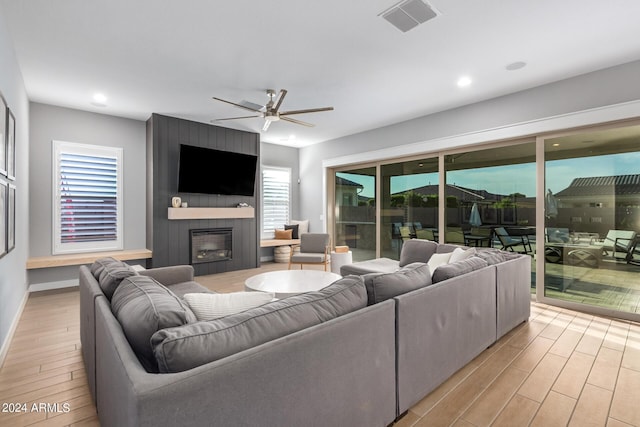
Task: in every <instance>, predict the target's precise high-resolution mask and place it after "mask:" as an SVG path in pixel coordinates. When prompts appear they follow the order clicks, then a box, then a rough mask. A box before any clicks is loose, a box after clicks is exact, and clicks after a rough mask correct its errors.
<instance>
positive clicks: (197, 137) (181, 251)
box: [147, 114, 260, 275]
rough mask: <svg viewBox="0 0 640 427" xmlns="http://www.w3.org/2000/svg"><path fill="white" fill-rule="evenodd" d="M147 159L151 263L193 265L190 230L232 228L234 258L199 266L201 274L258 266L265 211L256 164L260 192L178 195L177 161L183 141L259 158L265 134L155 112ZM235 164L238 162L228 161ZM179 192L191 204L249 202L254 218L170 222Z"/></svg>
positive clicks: (226, 205)
mask: <svg viewBox="0 0 640 427" xmlns="http://www.w3.org/2000/svg"><path fill="white" fill-rule="evenodd" d="M147 132H150V134H148V135H147V144H148V146H147V155H148V158H147V163H148V166H147V167H149V163H150V162H151V166H152V170H151V172H150V174H149V176H150V178H151V181H152V182H151V183H150V186H151V189H152V191H151V192H148V193H147V197H150V198H151V199H150V200H149V201H148V204H149V205H150V206H153V209H152V210H150V211H148V212H147V225H148V226H149V229H150V230H151V235H150V236H148V237H147V242H148V243H150V244H151V246H150V247H149V249H151V250H152V251H153V259H152V261H151V264H152V265H151V266H152V267H154V268H155V267H163V266H168V265H178V264H190V259H189V244H190V243H189V230H191V229H201V228H219V227H231V228H233V258H232V259H231V260H228V261H216V262H210V263H206V264H196V265H194V269H195V272H196V275H205V274H213V273H221V272H225V271H233V270H241V269H246V268H256V267H258V266H259V261H258V251H259V243H258V239H259V235H258V224H259V223H260V222H259V215H260V204H259V201H260V186H259V185H258V183H259V182H260V180H259V178H258V176H259V168H256V191H255V193H254V196H253V197H248V196H225V195H207V194H194V193H178V159H179V153H180V144H189V145H194V146H198V147H205V148H213V149H217V150H225V151H232V152H237V153H243V154H252V155H255V156H258V164H259V162H260V135H259V134H256V133H251V132H243V131H239V130H235V129H227V128H223V127H219V126H213V125H208V124H205V123H199V122H193V121H189V120H183V119H178V118H174V117H168V116H163V115H160V114H153V115H152V117H151V118H150V119H149V121H148V122H147ZM229 167H230V168H232V167H233V165H229ZM174 196H179V197H181V198H182V201H183V202H187V203H188V204H189V207H220V208H223V207H224V208H228V207H235V206H237V205H238V203H247V204H249V205H251V206H253V207H254V208H255V212H256V215H255V217H254V218H251V219H207V220H169V219H168V208H169V206H171V198H172V197H174Z"/></svg>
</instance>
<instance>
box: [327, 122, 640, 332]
mask: <svg viewBox="0 0 640 427" xmlns="http://www.w3.org/2000/svg"><path fill="white" fill-rule="evenodd" d="M329 182H330V183H331V186H330V188H331V191H332V196H331V199H330V200H335V202H334V203H335V204H334V206H332V210H331V211H330V212H329V217H330V220H331V221H330V222H329V224H330V227H333V230H332V231H333V236H334V242H335V244H336V245H347V246H349V247H350V248H351V250H352V251H353V259H354V261H360V260H367V259H373V258H377V257H387V258H392V259H399V256H400V251H401V249H402V245H403V242H405V241H406V240H408V239H413V238H421V239H429V240H435V241H439V242H441V243H442V242H446V243H457V244H465V245H467V246H478V247H495V248H499V249H503V250H508V251H514V252H520V253H523V254H526V255H527V256H529V257H530V259H531V273H532V274H531V285H532V292H533V293H535V294H536V298H537V299H538V300H540V301H543V302H547V303H550V304H556V305H564V306H567V307H568V308H573V309H585V310H589V311H593V312H598V313H602V314H609V315H613V316H618V317H625V318H630V319H633V320H638V319H640V274H638V273H640V245H638V243H640V125H638V124H637V121H636V122H634V123H633V124H629V123H627V124H624V125H621V124H618V125H607V126H600V127H598V128H590V129H586V130H581V131H572V132H566V133H557V134H554V135H544V136H537V137H530V138H526V139H521V140H514V141H508V142H507V141H504V142H496V143H492V144H487V145H485V146H484V147H480V148H475V147H474V148H465V149H455V150H447V151H445V152H438V153H430V154H428V155H424V156H415V157H412V158H402V159H390V160H384V161H379V162H377V163H373V164H367V165H362V166H357V167H350V168H344V169H336V170H334V171H332V174H331V175H329Z"/></svg>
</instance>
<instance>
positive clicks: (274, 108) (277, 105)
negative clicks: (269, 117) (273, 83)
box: [273, 89, 287, 111]
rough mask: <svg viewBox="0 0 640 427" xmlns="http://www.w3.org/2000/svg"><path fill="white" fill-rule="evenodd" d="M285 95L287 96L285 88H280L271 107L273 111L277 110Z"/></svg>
mask: <svg viewBox="0 0 640 427" xmlns="http://www.w3.org/2000/svg"><path fill="white" fill-rule="evenodd" d="M285 96H287V90H286V89H280V93H279V94H278V99H276V104H275V106H274V107H273V111H278V108H280V104H282V101H283V100H284V97H285Z"/></svg>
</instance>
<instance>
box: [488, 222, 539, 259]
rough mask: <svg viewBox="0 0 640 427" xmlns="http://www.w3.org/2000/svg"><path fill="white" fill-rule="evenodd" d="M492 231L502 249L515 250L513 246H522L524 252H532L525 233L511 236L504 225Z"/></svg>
mask: <svg viewBox="0 0 640 427" xmlns="http://www.w3.org/2000/svg"><path fill="white" fill-rule="evenodd" d="M494 232H495V233H496V237H497V238H498V240H499V241H500V244H501V245H502V248H501V249H502V250H509V251H512V252H515V249H513V248H514V247H516V246H522V248H523V249H524V253H525V254H528V253H529V252H533V249H531V243H530V242H529V237H527V235H526V234H522V235H520V236H511V235H509V233H508V232H507V230H505V228H504V227H496V228H495V229H494Z"/></svg>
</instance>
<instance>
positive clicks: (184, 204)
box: [181, 202, 189, 208]
mask: <svg viewBox="0 0 640 427" xmlns="http://www.w3.org/2000/svg"><path fill="white" fill-rule="evenodd" d="M181 206H182V207H183V208H188V207H189V204H188V203H187V202H182V205H181Z"/></svg>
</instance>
